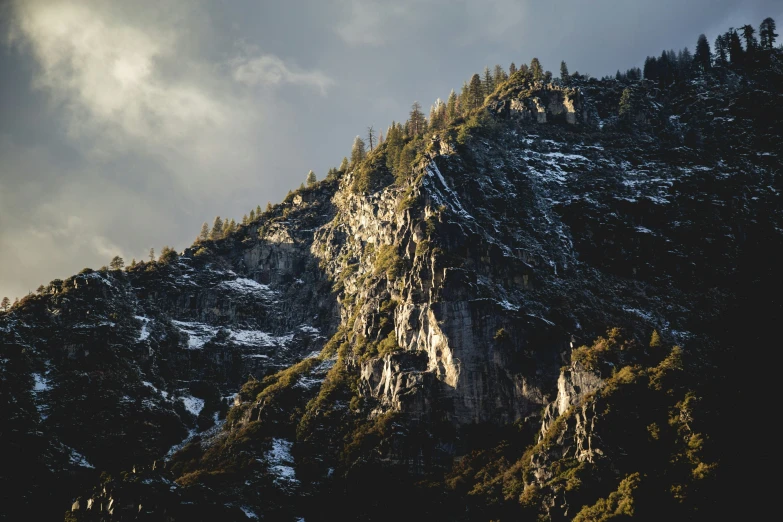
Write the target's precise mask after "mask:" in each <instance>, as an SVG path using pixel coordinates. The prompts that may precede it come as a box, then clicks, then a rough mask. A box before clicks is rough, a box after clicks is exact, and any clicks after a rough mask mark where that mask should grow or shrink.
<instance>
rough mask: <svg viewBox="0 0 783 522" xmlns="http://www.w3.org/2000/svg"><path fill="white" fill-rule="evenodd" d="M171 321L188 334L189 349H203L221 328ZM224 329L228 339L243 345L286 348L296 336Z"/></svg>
mask: <svg viewBox="0 0 783 522" xmlns="http://www.w3.org/2000/svg"><path fill="white" fill-rule="evenodd" d="M171 323H172V324H173V325H174V326H176V327H177V329H179V331H180V332H183V333H186V334H187V335H188V349H189V350H200V349H202V348H203V347H204V345H205V344H206V343H208V342H209V341H210V340H212V339H213V338H214V337H215V336H216V335H217V333H218V332H219V331H220V330H221V328H220V327H217V326H211V325H208V324H205V323H197V322H187V321H174V320H172V321H171ZM223 329H224V330H225V331H226V332H227V333H228V337H227V339H228V340H230V341H232V342H234V343H236V344H239V345H243V346H257V347H278V348H285V347H286V346H287V345H288V343H290V342H291V341H292V340H293V338H294V334H292V333H290V334H286V335H279V336H275V335H272V334H270V333H268V332H264V331H262V330H244V329H232V328H223Z"/></svg>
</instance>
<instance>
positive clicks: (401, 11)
mask: <svg viewBox="0 0 783 522" xmlns="http://www.w3.org/2000/svg"><path fill="white" fill-rule="evenodd" d="M767 16H772V17H773V18H775V19H776V20H777V21H778V24H779V25H780V24H783V3H781V2H780V1H779V0H745V1H742V0H689V1H687V2H683V1H682V0H656V1H648V0H626V1H619V0H592V1H589V2H588V1H583V0H551V1H534V0H484V1H482V2H471V1H467V0H456V1H455V0H451V1H448V0H397V1H389V0H337V1H326V0H289V1H287V2H277V1H251V0H236V1H230V2H219V1H217V0H214V1H211V0H200V1H199V0H154V1H152V0H150V1H146V0H144V1H141V0H135V1H134V2H125V1H119V0H118V1H113V2H110V1H98V0H94V1H93V0H74V1H55V0H40V1H38V0H21V1H13V0H12V1H9V0H0V33H1V35H2V36H0V38H1V40H0V297H2V296H6V295H7V296H9V297H12V298H13V297H15V296H18V297H21V296H23V295H24V294H26V293H27V292H28V291H30V290H34V289H35V288H36V287H38V285H39V284H41V283H47V282H48V281H50V280H52V279H54V278H57V277H59V278H64V277H67V276H69V275H71V274H73V273H75V272H77V271H78V270H80V269H81V268H83V267H85V266H91V267H96V268H97V267H100V266H101V265H104V264H107V263H108V261H109V260H110V259H111V257H112V256H114V255H121V256H123V257H124V258H125V259H126V261H130V259H131V258H133V257H135V258H137V259H141V258H143V257H145V253H146V252H147V251H148V250H149V248H150V247H154V248H155V249H156V250H157V251H159V250H160V249H161V247H162V246H163V245H171V246H174V247H175V248H177V249H178V250H181V249H183V248H184V247H186V246H188V245H189V244H190V243H191V242H192V241H193V239H194V237H195V236H196V234H197V232H198V230H199V228H200V226H201V223H202V222H203V221H209V222H210V223H211V221H212V219H213V218H214V216H215V215H217V214H219V215H221V216H228V217H234V218H237V219H239V218H241V217H242V214H244V213H246V212H248V211H249V210H250V209H251V208H253V207H255V206H256V205H259V204H260V205H261V206H262V207H263V206H265V205H266V202H267V201H272V202H277V201H280V200H281V199H282V198H283V197H284V196H285V194H286V192H287V191H288V190H289V189H291V188H295V187H297V186H298V185H299V184H300V183H301V182H302V181H304V178H305V175H306V173H307V171H308V170H309V169H313V170H315V172H316V174H317V176H318V178H319V179H320V178H322V177H323V175H324V174H325V172H326V170H327V169H328V168H329V167H331V166H336V165H338V164H339V162H340V160H341V159H342V157H343V156H346V155H348V154H349V152H350V145H351V142H352V140H353V138H354V136H356V135H357V134H362V135H363V134H364V131H365V128H366V127H367V126H368V125H374V126H375V128H376V129H385V128H386V126H387V125H388V124H389V123H390V122H391V121H392V120H393V119H394V120H401V119H404V118H405V117H406V114H407V111H408V108H409V106H410V104H411V103H412V102H413V101H414V100H418V101H419V102H421V104H422V105H423V106H424V107H425V109H428V108H429V106H430V104H431V103H432V102H433V101H434V100H435V99H436V98H437V97H441V98H444V99H445V97H446V96H447V95H448V93H449V90H450V89H452V88H454V89H456V90H458V89H459V88H460V86H461V85H462V82H463V81H464V80H467V79H468V78H469V77H470V75H471V74H472V73H474V72H480V71H481V70H482V69H483V68H484V66H485V65H489V66H492V65H494V64H496V63H500V64H501V65H503V66H504V67H506V68H507V67H508V64H509V63H510V62H512V61H514V62H516V63H517V64H520V63H522V62H528V63H529V61H530V59H531V58H532V57H533V56H537V57H538V58H539V59H540V60H541V62H542V63H543V65H544V67H545V68H546V69H549V70H551V71H552V72H553V73H555V74H556V75H557V71H558V69H559V63H560V60H561V59H564V60H566V62H567V63H568V65H569V68H570V70H571V71H576V70H578V71H580V72H589V73H590V74H592V75H594V76H601V75H604V74H611V73H613V72H614V71H615V70H616V69H618V68H619V69H623V70H624V69H627V68H628V67H631V66H641V65H642V63H643V61H644V57H645V56H647V55H651V54H660V51H661V50H662V49H664V48H666V49H669V48H673V49H679V48H681V47H683V46H688V47H689V48H690V49H691V50H693V48H694V46H695V42H696V38H697V36H698V35H699V33H702V32H704V33H706V34H707V36H708V38H709V40H710V42H712V41H714V38H715V36H716V35H717V34H718V31H725V30H726V29H727V28H728V27H729V26H735V27H738V26H740V25H743V24H745V23H751V24H753V25H754V26H756V27H757V26H758V24H759V22H760V21H761V20H762V19H763V18H765V17H767Z"/></svg>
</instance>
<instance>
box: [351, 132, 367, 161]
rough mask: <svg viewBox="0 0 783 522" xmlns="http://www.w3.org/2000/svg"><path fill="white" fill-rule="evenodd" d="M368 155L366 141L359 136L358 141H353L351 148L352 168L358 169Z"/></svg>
mask: <svg viewBox="0 0 783 522" xmlns="http://www.w3.org/2000/svg"><path fill="white" fill-rule="evenodd" d="M366 155H367V153H366V152H365V150H364V141H362V139H361V138H360V137H359V136H356V139H354V140H353V147H351V168H352V169H355V168H356V167H358V166H359V163H361V162H362V160H364V158H365V156H366Z"/></svg>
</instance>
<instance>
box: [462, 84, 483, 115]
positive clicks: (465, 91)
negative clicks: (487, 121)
mask: <svg viewBox="0 0 783 522" xmlns="http://www.w3.org/2000/svg"><path fill="white" fill-rule="evenodd" d="M471 80H472V78H471ZM479 84H481V80H479ZM470 104H471V102H470V87H469V86H468V82H462V90H461V91H460V94H459V97H458V98H457V110H458V111H459V114H460V115H461V116H465V114H467V112H468V111H469V110H470Z"/></svg>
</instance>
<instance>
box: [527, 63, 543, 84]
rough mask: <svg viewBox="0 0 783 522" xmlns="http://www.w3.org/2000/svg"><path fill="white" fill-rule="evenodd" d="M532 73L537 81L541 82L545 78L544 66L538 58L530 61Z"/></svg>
mask: <svg viewBox="0 0 783 522" xmlns="http://www.w3.org/2000/svg"><path fill="white" fill-rule="evenodd" d="M530 74H531V75H532V76H533V81H535V82H540V81H542V80H543V79H544V68H543V67H541V62H540V61H538V58H533V59H532V60H531V61H530Z"/></svg>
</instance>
